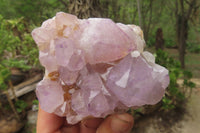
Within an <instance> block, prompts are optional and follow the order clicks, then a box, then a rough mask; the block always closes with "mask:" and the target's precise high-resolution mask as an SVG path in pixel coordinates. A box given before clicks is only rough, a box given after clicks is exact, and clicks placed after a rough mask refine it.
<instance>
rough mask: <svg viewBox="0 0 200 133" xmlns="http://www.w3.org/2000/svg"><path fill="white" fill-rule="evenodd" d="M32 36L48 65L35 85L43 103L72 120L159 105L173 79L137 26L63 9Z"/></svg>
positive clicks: (73, 122)
mask: <svg viewBox="0 0 200 133" xmlns="http://www.w3.org/2000/svg"><path fill="white" fill-rule="evenodd" d="M32 36H33V39H34V40H35V42H36V43H37V45H38V48H39V60H40V62H41V65H42V66H44V67H45V76H44V79H43V80H42V81H41V82H40V83H39V84H38V85H37V88H36V94H37V97H38V99H39V102H40V105H41V108H42V109H43V110H44V111H46V112H49V113H55V114H56V115H58V116H61V117H66V120H67V121H68V123H70V124H75V123H77V122H79V121H81V120H82V119H84V118H85V117H88V116H93V117H102V118H103V117H106V116H107V115H109V114H112V113H116V112H125V111H126V110H128V109H129V108H130V107H139V106H142V105H146V104H151V105H152V104H156V103H157V102H159V101H160V100H161V99H162V97H163V95H164V93H165V89H166V87H167V86H168V84H169V76H168V70H167V69H165V68H164V67H162V66H160V65H157V64H155V57H154V56H153V55H152V54H151V53H149V52H147V51H143V49H144V46H145V41H144V39H143V32H142V30H141V29H140V27H138V26H136V25H124V24H121V23H117V24H116V23H114V22H113V21H112V20H110V19H104V18H89V19H82V20H81V19H78V18H77V17H76V16H74V15H71V14H67V13H63V12H59V13H57V14H56V16H55V17H53V18H52V19H48V20H46V21H45V22H43V24H42V26H41V27H39V28H36V29H34V30H33V31H32Z"/></svg>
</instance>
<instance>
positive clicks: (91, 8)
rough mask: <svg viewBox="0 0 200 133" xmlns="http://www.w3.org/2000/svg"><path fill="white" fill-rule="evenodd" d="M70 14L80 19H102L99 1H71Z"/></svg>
mask: <svg viewBox="0 0 200 133" xmlns="http://www.w3.org/2000/svg"><path fill="white" fill-rule="evenodd" d="M69 2H70V5H69V13H71V14H74V15H76V16H77V17H78V18H89V17H101V15H100V12H99V10H100V6H99V5H100V2H99V0H69Z"/></svg>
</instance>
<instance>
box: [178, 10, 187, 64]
mask: <svg viewBox="0 0 200 133" xmlns="http://www.w3.org/2000/svg"><path fill="white" fill-rule="evenodd" d="M176 25H177V42H178V50H179V60H180V62H181V67H182V68H185V53H186V52H185V49H186V41H187V37H188V19H187V18H186V17H185V16H184V15H182V14H181V15H178V16H177V22H176Z"/></svg>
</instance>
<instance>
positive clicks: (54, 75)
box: [48, 71, 60, 81]
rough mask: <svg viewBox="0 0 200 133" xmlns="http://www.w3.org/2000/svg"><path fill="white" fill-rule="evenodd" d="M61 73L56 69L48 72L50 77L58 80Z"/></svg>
mask: <svg viewBox="0 0 200 133" xmlns="http://www.w3.org/2000/svg"><path fill="white" fill-rule="evenodd" d="M59 76H60V74H59V72H58V71H54V72H51V73H49V74H48V77H49V78H50V79H51V80H52V81H57V80H58V78H59Z"/></svg>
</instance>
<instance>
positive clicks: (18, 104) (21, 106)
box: [15, 100, 28, 113]
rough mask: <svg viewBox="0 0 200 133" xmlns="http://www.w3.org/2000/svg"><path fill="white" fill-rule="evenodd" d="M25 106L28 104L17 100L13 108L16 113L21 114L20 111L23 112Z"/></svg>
mask: <svg viewBox="0 0 200 133" xmlns="http://www.w3.org/2000/svg"><path fill="white" fill-rule="evenodd" d="M27 106H28V104H27V103H26V102H25V101H23V100H17V101H16V102H15V107H16V110H17V112H18V113H21V112H22V111H24V110H25V109H26V107H27Z"/></svg>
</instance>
